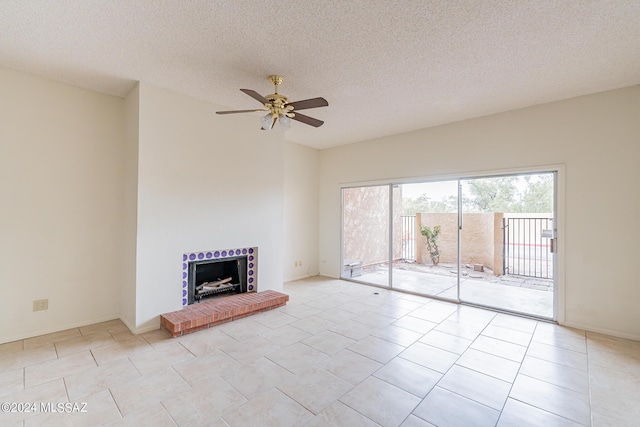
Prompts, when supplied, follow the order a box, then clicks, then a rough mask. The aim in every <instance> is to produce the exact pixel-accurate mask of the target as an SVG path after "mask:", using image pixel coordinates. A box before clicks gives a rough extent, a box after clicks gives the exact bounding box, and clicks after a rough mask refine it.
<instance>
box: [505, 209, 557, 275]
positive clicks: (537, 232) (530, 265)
mask: <svg viewBox="0 0 640 427" xmlns="http://www.w3.org/2000/svg"><path fill="white" fill-rule="evenodd" d="M502 230H503V237H504V246H503V251H502V255H503V263H504V273H505V274H510V275H515V276H526V277H539V278H542V279H553V254H552V253H551V245H550V240H551V238H552V237H553V218H503V220H502Z"/></svg>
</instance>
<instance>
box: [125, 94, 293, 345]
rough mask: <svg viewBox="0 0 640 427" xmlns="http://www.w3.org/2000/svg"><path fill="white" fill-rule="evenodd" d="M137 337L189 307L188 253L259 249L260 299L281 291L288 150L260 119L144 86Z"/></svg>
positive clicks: (138, 229) (139, 208)
mask: <svg viewBox="0 0 640 427" xmlns="http://www.w3.org/2000/svg"><path fill="white" fill-rule="evenodd" d="M139 90H140V100H139V102H140V109H139V150H138V187H137V191H138V195H137V200H138V205H137V249H136V252H137V255H136V256H137V260H136V269H137V271H136V277H137V278H136V331H137V332H140V331H144V330H150V329H156V328H158V327H159V325H160V323H159V317H158V316H159V315H160V314H162V313H166V312H169V311H174V310H178V309H180V308H181V307H182V284H181V283H182V254H183V253H185V252H195V251H205V250H209V249H228V248H239V247H254V246H257V247H258V248H259V255H258V291H262V290H267V289H274V290H281V289H282V283H283V271H282V265H283V260H282V253H283V235H284V233H283V205H284V196H283V188H284V148H283V147H284V142H283V135H282V131H281V130H279V129H274V131H272V132H264V131H261V130H260V126H259V123H258V118H257V117H256V116H254V115H250V114H249V115H236V116H219V115H216V114H215V112H216V111H217V110H222V109H224V108H223V107H220V106H217V105H214V104H211V103H209V102H205V101H202V100H198V99H195V98H192V97H189V96H186V95H181V94H178V93H175V92H171V91H168V90H165V89H161V88H158V87H155V86H152V85H149V84H145V83H140V89H139Z"/></svg>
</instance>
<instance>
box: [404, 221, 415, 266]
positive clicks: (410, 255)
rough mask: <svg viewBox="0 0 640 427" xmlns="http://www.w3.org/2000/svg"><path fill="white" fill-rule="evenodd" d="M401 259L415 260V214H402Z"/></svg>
mask: <svg viewBox="0 0 640 427" xmlns="http://www.w3.org/2000/svg"><path fill="white" fill-rule="evenodd" d="M402 260H403V261H415V260H416V216H415V215H402Z"/></svg>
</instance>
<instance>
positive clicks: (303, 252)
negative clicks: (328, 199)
mask: <svg viewBox="0 0 640 427" xmlns="http://www.w3.org/2000/svg"><path fill="white" fill-rule="evenodd" d="M319 163H320V153H319V151H318V150H316V149H314V148H309V147H305V146H303V145H298V144H293V143H290V142H287V143H285V145H284V254H283V260H284V265H283V271H284V280H285V281H290V280H296V279H302V278H304V277H309V276H315V275H317V274H318V168H319Z"/></svg>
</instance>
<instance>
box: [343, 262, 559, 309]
mask: <svg viewBox="0 0 640 427" xmlns="http://www.w3.org/2000/svg"><path fill="white" fill-rule="evenodd" d="M388 276H389V271H388V268H386V267H378V268H376V270H375V271H365V272H363V274H362V275H361V276H359V277H355V278H353V280H357V281H358V282H363V283H370V284H375V285H380V286H387V285H388ZM456 283H457V277H456V275H454V274H451V276H444V275H442V274H433V273H429V272H423V271H410V270H403V269H398V268H394V269H393V289H396V290H402V291H408V292H413V293H417V294H420V295H426V296H435V297H438V298H446V299H449V300H454V301H456V300H457V298H458V296H457V289H456ZM551 289H552V288H551ZM460 300H461V301H462V302H465V303H470V304H477V305H482V306H486V307H493V308H497V309H501V310H508V311H513V312H517V313H522V314H526V315H529V316H535V317H541V318H547V319H552V318H553V291H552V290H537V289H528V288H525V287H517V286H511V285H510V284H508V280H505V281H504V283H500V282H499V281H498V282H496V281H495V279H494V280H493V281H488V280H482V279H476V278H470V277H469V276H462V277H461V278H460Z"/></svg>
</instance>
